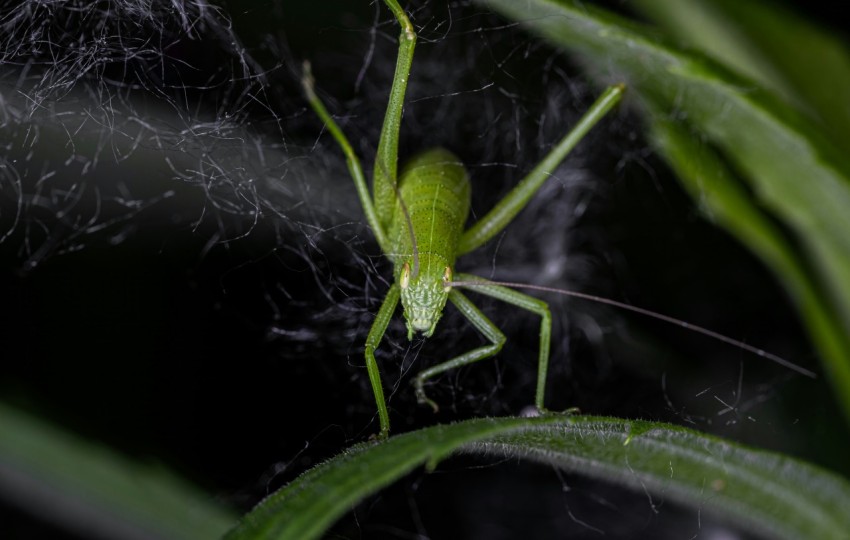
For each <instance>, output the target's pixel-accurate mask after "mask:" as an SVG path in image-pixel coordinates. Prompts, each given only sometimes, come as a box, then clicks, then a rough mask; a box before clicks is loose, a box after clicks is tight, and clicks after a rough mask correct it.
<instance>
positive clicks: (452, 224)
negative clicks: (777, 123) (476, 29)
mask: <svg viewBox="0 0 850 540" xmlns="http://www.w3.org/2000/svg"><path fill="white" fill-rule="evenodd" d="M384 3H385V4H386V5H387V6H388V7H389V9H390V10H391V11H392V13H393V15H394V16H395V18H396V20H397V21H398V23H399V24H400V25H401V34H400V36H399V49H398V59H397V63H396V71H395V76H394V78H393V83H392V88H391V90H390V97H389V103H388V106H387V111H386V114H385V116H384V123H383V127H382V129H381V136H380V140H379V143H378V151H377V155H376V159H375V168H374V172H373V177H372V183H373V188H372V189H373V195H372V194H370V192H369V188H368V186H367V183H366V178H365V175H364V173H363V169H362V167H361V165H360V160H359V159H358V157H357V155H356V154H355V153H354V150H353V149H352V146H351V144H350V143H349V141H348V139H347V138H346V137H345V135H344V134H343V132H342V130H341V129H340V128H339V126H338V125H337V124H336V122H335V121H334V120H333V118H332V117H331V115H330V114H329V113H328V111H327V109H326V108H325V106H324V104H323V103H322V102H321V101H320V100H319V98H318V97H317V96H316V93H315V91H314V88H313V80H312V77H311V75H310V72H309V64H307V63H305V70H304V71H305V73H304V79H303V86H304V90H305V93H306V95H307V99H308V101H309V103H310V106H311V107H312V108H313V110H314V111H315V113H316V114H317V115H318V116H319V118H320V119H321V120H322V121H323V122H324V123H325V126H326V128H327V129H328V131H329V132H330V134H331V135H332V136H333V138H334V139H335V140H336V142H337V143H338V144H339V146H340V147H341V149H342V151H343V152H344V154H345V157H346V162H347V165H348V170H349V172H350V174H351V176H352V178H353V180H354V184H355V186H356V189H357V194H358V196H359V198H360V202H361V204H362V206H363V211H364V213H365V214H366V219H367V221H368V223H369V226H370V228H371V229H372V231H373V234H374V235H375V238H376V240H377V242H378V245H379V246H380V248H381V250H382V251H383V253H384V254H385V255H386V256H387V257H388V258H389V259H390V261H391V262H392V263H393V268H394V270H393V277H394V279H395V281H394V283H393V285H392V286H391V287H390V289H389V291H388V292H387V294H386V297H385V298H384V301H383V304H382V305H381V307H380V309H379V311H378V314H377V316H376V317H375V321H374V323H373V324H372V328H371V330H370V331H369V335H368V337H367V339H366V348H365V357H366V368H367V370H368V373H369V379H370V382H371V385H372V390H373V392H374V395H375V401H376V403H377V407H378V417H379V421H380V432H379V437H386V436H387V434H388V433H389V429H390V422H389V414H388V412H387V406H386V401H385V399H384V391H383V386H382V383H381V376H380V372H379V370H378V365H377V362H376V361H375V354H374V353H375V349H376V348H377V347H378V345H379V344H380V342H381V340H382V338H383V336H384V333H385V332H386V329H387V326H388V325H389V322H390V320H391V318H392V316H393V314H394V312H395V310H396V308H397V306H398V303H399V300H400V301H401V304H402V307H403V310H404V316H405V319H406V323H407V332H408V338H409V339H412V338H413V335H414V334H416V333H421V334H423V335H424V336H425V337H430V336H431V335H432V334H433V333H434V330H435V328H436V325H437V321H438V320H439V319H440V316H441V315H442V311H443V308H444V307H445V305H446V302H447V301H449V302H451V303H452V304H453V305H454V306H455V307H456V308H457V309H458V310H459V311H460V312H461V313H462V314H463V315H464V316H465V317H466V318H467V319H468V320H469V322H470V323H472V325H473V326H474V327H475V328H476V329H477V330H478V331H479V332H481V333H482V334H483V335H484V336H485V337H486V338H487V340H488V341H489V344H487V345H485V346H482V347H479V348H476V349H473V350H471V351H468V352H466V353H463V354H461V355H459V356H456V357H455V358H452V359H450V360H448V361H445V362H442V363H440V364H438V365H436V366H433V367H431V368H428V369H426V370H424V371H422V372H420V373H419V374H418V375H417V376H416V378H415V381H414V385H415V390H416V396H417V399H418V401H419V402H420V403H427V404H429V405H431V406H432V407H433V408H434V409H435V410H436V409H437V405H436V403H434V402H433V401H432V400H430V399H429V398H428V397H427V396H426V394H425V390H424V384H425V382H426V381H427V380H428V379H430V378H432V377H434V376H436V375H438V374H440V373H443V372H445V371H448V370H451V369H454V368H457V367H460V366H464V365H467V364H471V363H473V362H477V361H479V360H483V359H485V358H489V357H491V356H493V355H495V354H497V353H498V352H499V351H500V350H501V348H502V345H503V344H504V342H505V339H506V338H505V335H504V334H503V333H502V332H501V331H500V330H499V329H498V328H497V327H496V326H495V325H494V324H493V323H492V322H491V321H490V320H489V319H488V318H487V317H486V316H485V315H484V314H483V313H482V312H481V311H480V310H479V309H478V308H477V307H476V306H475V305H474V304H473V303H472V302H471V301H470V300H469V299H468V298H467V297H466V296H464V295H463V294H462V293H461V292H459V291H458V290H457V287H458V286H467V287H472V286H474V287H475V289H476V290H477V291H478V292H480V293H481V294H484V295H488V296H491V297H494V298H496V299H499V300H502V301H504V302H506V303H508V304H512V305H514V306H516V307H519V308H522V309H524V310H527V311H530V312H533V313H535V314H537V315H539V316H540V318H541V322H540V349H539V360H538V372H537V389H536V393H535V399H534V404H535V406H536V407H537V409H538V410H539V411H541V412H544V411H545V407H544V397H545V386H546V373H547V367H548V362H549V342H550V335H551V326H552V323H551V315H550V313H549V307H548V305H547V304H546V302H544V301H543V300H540V299H537V298H534V297H532V296H528V295H526V294H523V293H521V292H518V291H516V290H513V289H511V288H508V286H510V287H528V288H538V289H542V290H549V291H553V290H552V289H545V288H542V287H533V286H528V285H524V284H514V283H502V284H499V283H496V282H492V281H486V280H484V279H482V278H478V277H476V276H472V275H468V274H457V275H455V272H454V266H455V259H456V258H457V256H459V255H463V254H465V253H468V252H470V251H472V250H474V249H476V248H478V247H480V246H481V245H483V244H484V243H486V242H487V241H488V240H490V239H491V238H492V237H493V236H495V235H496V234H498V233H499V232H500V231H501V230H502V229H504V228H505V227H506V226H507V225H508V223H510V222H511V220H513V218H514V217H515V216H516V215H517V214H518V213H519V212H520V211H521V210H522V209H523V208H525V206H526V205H527V204H528V202H529V201H530V200H531V198H532V197H533V196H534V195H535V193H537V191H538V190H539V189H540V187H541V186H542V185H543V183H544V182H545V181H546V179H547V178H549V177H550V176H551V174H552V172H553V171H554V170H555V168H556V167H557V166H558V165H559V164H560V163H561V162H562V161H563V160H564V159H565V157H566V156H567V154H568V153H569V152H570V151H571V150H572V149H573V147H575V145H576V144H577V143H578V142H579V141H580V140H581V139H582V138H583V137H584V136H585V135H586V134H587V132H588V131H589V130H590V129H591V128H592V127H593V126H594V125H596V124H597V123H598V122H599V121H600V120H601V119H602V118H603V117H604V116H605V115H606V114H607V113H608V112H609V111H611V110H612V109H613V108H614V107H615V106H616V105H617V104H618V103H619V102H620V100H621V98H622V95H623V93H624V91H625V86H624V85H622V84H620V85H615V86H611V87H609V88H608V89H606V90H605V91H604V92H603V93H602V94H601V95H600V97H599V98H598V99H597V100H596V101H595V102H594V103H593V104H592V105H591V107H590V108H589V109H588V111H587V112H586V113H585V114H584V116H583V117H582V118H581V119H580V120H579V121H578V123H577V124H576V125H575V127H573V129H572V130H571V131H570V132H569V133H568V134H567V135H566V136H565V137H564V138H563V139H561V140H560V141H559V142H558V143H557V144H556V145H555V146H554V147H553V149H552V150H551V151H550V152H549V153H548V154H547V155H546V157H544V158H543V160H542V161H541V162H540V163H539V164H538V165H537V166H536V167H535V168H534V169H533V170H532V171H531V172H530V173H529V174H528V175H527V176H526V177H525V178H524V179H523V180H521V181H520V182H519V183H518V184H517V185H516V187H514V189H513V190H512V191H511V192H510V193H508V194H507V195H506V196H505V197H504V198H503V199H502V200H501V201H499V202H498V203H497V204H496V205H495V206H494V207H493V209H492V210H490V211H489V212H488V213H487V214H486V215H485V216H484V217H482V218H481V219H480V220H478V221H477V222H476V223H475V224H474V225H472V226H471V227H470V228H468V229H466V230H464V225H465V224H466V220H467V215H468V213H469V206H470V184H469V180H468V177H467V173H466V170H465V169H464V167H463V165H462V164H461V163H460V161H459V159H458V158H457V157H456V156H454V155H453V154H451V153H450V152H449V151H447V150H445V149H442V148H436V149H431V150H427V151H425V152H422V153H420V154H418V155H417V156H415V157H414V158H412V159H411V160H410V162H409V163H408V164H407V165H406V166H405V167H404V169H403V170H402V172H401V174H400V175H399V174H398V173H397V162H398V155H397V153H398V137H399V128H400V125H401V118H402V110H403V106H404V95H405V91H406V88H407V83H408V77H409V74H410V67H411V63H412V59H413V50H414V46H415V43H416V34H415V32H414V29H413V25H412V24H411V23H410V20H409V19H408V17H407V15H406V14H405V12H404V10H403V9H402V8H401V6H400V5H399V4H398V1H397V0H384ZM456 278H457V279H456ZM554 292H558V293H561V294H567V295H571V296H577V297H580V298H585V299H590V300H594V301H598V302H602V303H607V304H610V305H615V306H617V307H621V308H624V309H628V310H631V311H636V312H639V313H642V314H644V315H648V316H650V317H655V318H658V319H662V320H665V321H667V322H673V323H677V324H682V325H684V326H687V327H688V328H690V329H693V330H696V331H698V332H701V333H703V334H706V335H709V336H711V337H714V338H716V339H720V340H721V341H725V342H727V343H731V344H733V345H736V346H739V347H742V348H744V349H747V350H749V351H751V352H754V353H756V354H759V355H760V356H766V357H769V358H771V359H772V360H774V361H778V362H780V363H783V364H784V365H788V363H787V362H786V361H785V360H783V359H781V358H779V357H776V356H775V355H771V354H769V353H766V352H764V351H762V350H760V349H756V348H754V347H751V346H749V345H746V344H743V343H740V342H738V341H736V340H733V339H731V338H727V337H725V336H722V335H719V334H716V333H714V332H712V331H710V330H706V329H704V328H700V327H697V326H695V325H690V324H688V323H684V322H683V321H678V320H676V319H673V318H671V317H666V316H664V315H659V314H657V313H654V312H650V311H647V310H643V309H641V308H636V307H634V306H630V305H627V304H622V303H619V302H616V301H613V300H607V299H604V298H598V297H593V296H590V295H585V294H582V293H575V292H570V291H562V290H554ZM791 367H792V368H795V369H797V370H798V371H801V372H804V373H805V374H808V375H811V372H807V370H803V369H802V368H797V367H796V366H793V365H792V366H791Z"/></svg>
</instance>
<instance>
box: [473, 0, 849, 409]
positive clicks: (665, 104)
mask: <svg viewBox="0 0 850 540" xmlns="http://www.w3.org/2000/svg"><path fill="white" fill-rule="evenodd" d="M479 1H480V2H481V3H483V4H485V5H487V6H490V7H492V8H494V9H496V10H497V11H498V12H500V13H502V14H503V15H505V16H506V17H508V18H511V19H514V20H517V21H519V22H520V23H521V24H523V25H525V26H526V27H528V28H529V29H531V30H533V31H534V32H536V33H538V34H540V35H542V36H543V37H544V38H546V39H547V40H549V41H550V42H551V43H553V44H555V45H558V46H563V47H567V48H569V49H570V50H572V51H575V52H578V53H580V55H581V56H582V58H583V59H584V60H585V61H586V64H587V65H588V67H589V68H590V69H591V70H593V71H594V72H595V73H596V74H597V75H600V74H601V75H603V76H604V78H606V79H609V80H610V79H612V78H616V79H625V80H626V83H627V84H628V85H629V87H630V88H632V89H634V92H633V95H634V96H636V97H637V98H638V99H641V100H643V101H644V102H645V105H647V108H648V109H650V110H652V111H653V114H660V115H664V116H665V117H669V118H675V119H677V120H679V121H686V122H687V123H688V124H690V125H691V126H693V127H694V128H695V129H696V130H698V131H699V132H700V133H701V134H702V135H703V136H704V137H705V138H706V139H707V140H708V141H709V142H710V143H711V144H712V145H714V146H715V147H716V148H717V149H718V150H719V151H720V153H721V154H722V156H723V158H724V160H725V161H727V162H730V163H731V164H732V166H733V167H734V168H735V170H736V171H737V172H739V173H740V174H741V175H742V177H743V179H744V180H745V181H747V182H748V183H749V184H750V187H751V189H752V193H753V196H754V197H755V200H753V201H751V202H750V205H751V206H754V207H756V208H760V209H763V210H764V211H767V212H769V213H770V219H778V220H779V221H780V222H781V223H783V224H784V225H785V226H787V227H788V229H789V230H790V231H791V232H792V233H793V235H794V236H795V238H793V239H791V240H790V241H789V242H788V244H787V245H788V246H793V253H794V254H795V255H794V257H795V258H797V259H799V260H800V261H804V262H803V264H802V266H803V267H805V268H806V273H807V279H806V280H805V281H806V284H800V283H792V282H794V281H795V280H798V279H799V276H797V275H795V274H794V273H793V272H791V273H788V272H787V271H786V268H785V267H772V269H773V270H774V271H775V272H777V273H778V274H779V276H780V278H781V279H782V280H783V281H784V282H785V283H786V287H787V288H788V290H789V292H790V294H791V295H792V297H793V299H794V301H795V302H796V303H797V305H798V307H799V308H800V309H801V310H802V312H803V314H804V315H806V316H808V315H809V314H810V313H811V312H812V311H811V309H810V308H807V307H805V305H806V304H807V303H808V302H811V301H814V302H816V303H817V304H819V306H818V308H817V309H816V311H817V312H819V313H822V314H824V317H822V318H818V319H815V320H810V319H808V318H807V319H806V321H805V324H806V325H807V326H808V327H809V329H810V334H811V336H812V338H813V340H814V341H815V345H816V346H817V347H818V349H819V351H820V356H821V358H822V360H823V361H824V366H825V367H826V371H827V373H826V375H827V377H828V378H829V380H830V382H831V383H832V384H833V387H834V388H835V391H836V394H837V396H838V400H839V401H840V402H841V403H842V406H843V409H844V412H845V416H846V418H847V419H848V420H850V337H848V336H850V211H848V208H850V161H848V159H850V156H848V155H847V154H846V153H844V152H842V151H840V150H839V149H838V147H837V146H836V145H834V144H833V142H832V141H831V140H830V139H829V138H827V137H826V136H825V135H824V133H823V132H822V130H820V129H819V128H818V127H817V126H816V125H815V124H813V123H812V122H811V121H810V120H808V119H807V117H805V116H804V115H802V114H800V113H798V112H797V111H796V109H794V108H793V107H791V106H789V105H787V104H785V103H783V102H781V101H780V100H779V99H777V98H776V97H775V96H774V95H772V94H770V93H769V92H767V91H765V90H761V89H759V88H758V86H757V85H756V84H755V83H752V82H751V81H748V80H745V79H742V78H740V77H737V76H735V75H734V74H732V73H731V72H729V71H727V70H726V69H724V68H723V67H722V66H720V65H718V64H716V63H714V62H712V61H710V60H708V59H707V58H705V57H702V56H699V55H696V54H693V53H687V52H684V51H682V50H680V49H677V48H676V47H674V46H672V45H670V44H668V43H666V42H665V41H664V40H663V39H661V38H660V37H659V36H658V35H657V33H654V32H652V31H650V30H648V29H646V28H644V27H642V26H640V25H637V24H636V23H634V22H631V21H627V20H625V19H622V18H621V17H617V16H615V15H613V14H611V13H608V12H604V11H602V10H599V9H593V7H592V6H587V5H586V4H584V3H583V2H578V1H573V0H523V1H522V2H516V1H515V0H479ZM732 211H733V209H730V210H729V212H732ZM768 249H771V248H769V247H763V248H762V250H760V252H763V251H764V250H768ZM788 249H792V248H790V247H789V248H788ZM772 262H773V261H768V263H772ZM812 288H815V289H816V290H817V296H816V297H815V298H814V299H811V298H809V299H806V298H802V297H801V296H800V295H801V291H802V290H804V289H812ZM825 321H830V322H829V323H828V324H826V323H825Z"/></svg>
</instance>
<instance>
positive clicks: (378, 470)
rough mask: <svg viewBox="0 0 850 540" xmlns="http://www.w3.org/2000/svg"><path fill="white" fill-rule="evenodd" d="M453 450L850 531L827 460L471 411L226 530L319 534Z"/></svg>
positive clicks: (383, 445) (660, 427)
mask: <svg viewBox="0 0 850 540" xmlns="http://www.w3.org/2000/svg"><path fill="white" fill-rule="evenodd" d="M453 451H461V452H465V453H475V454H485V455H490V456H492V455H493V454H494V453H495V454H497V455H498V456H499V457H503V456H506V457H512V458H515V457H522V458H526V459H531V460H535V461H543V462H546V463H549V464H552V465H554V466H556V467H559V468H561V469H564V470H568V471H572V472H576V473H580V474H585V475H589V476H591V477H594V478H600V479H603V480H606V481H609V482H612V483H614V484H618V485H622V486H626V487H630V488H633V489H637V490H646V491H647V492H649V493H653V494H663V495H664V497H665V498H667V499H670V500H675V501H677V502H680V503H683V504H688V505H692V506H694V507H695V508H699V509H700V510H710V511H712V512H714V513H716V514H718V515H720V516H721V517H723V518H725V519H729V520H731V521H734V522H736V523H739V524H741V525H742V526H743V527H745V528H747V529H748V530H751V531H755V532H761V533H764V534H767V535H769V537H770V538H788V539H795V540H796V539H799V538H819V539H823V540H827V539H832V538H834V539H839V538H846V533H847V531H848V530H850V515H848V513H847V511H846V509H847V507H848V505H850V484H848V483H847V482H846V481H845V480H843V479H841V478H839V477H838V476H835V475H833V474H831V473H829V472H827V471H825V470H822V469H819V468H817V467H813V466H811V465H808V464H806V463H802V462H800V461H797V460H794V459H791V458H788V457H784V456H780V455H777V454H772V453H769V452H764V451H758V450H752V449H749V448H746V447H743V446H740V445H737V444H734V443H731V442H727V441H723V440H721V439H718V438H716V437H709V436H706V435H702V434H699V433H697V432H694V431H691V430H688V429H684V428H680V427H675V426H671V425H668V424H659V423H651V422H641V421H627V420H619V419H611V418H592V417H568V416H554V417H553V416H550V417H543V418H502V419H475V420H468V421H465V422H461V423H458V424H452V425H441V426H434V427H430V428H425V429H422V430H419V431H416V432H412V433H405V434H403V435H398V436H394V437H391V438H389V439H388V440H385V441H381V442H374V443H366V444H361V445H357V446H355V447H353V448H351V449H350V450H348V451H346V452H345V453H343V454H341V455H339V456H337V457H336V458H333V459H331V460H330V461H327V462H325V463H323V464H321V465H319V466H317V467H314V468H313V469H311V470H309V471H307V472H306V473H304V474H303V475H301V476H300V477H299V478H297V479H296V480H294V481H293V482H292V483H290V484H289V485H288V486H285V487H284V488H282V489H281V490H279V491H277V492H276V493H274V494H273V495H271V496H270V497H268V498H267V499H266V500H265V501H263V502H262V503H260V505H258V506H257V507H256V508H255V509H254V510H253V511H251V512H250V513H249V514H248V515H247V516H246V517H245V518H244V520H243V521H242V523H241V524H240V525H239V526H238V527H237V528H236V529H234V530H233V531H232V532H231V533H229V534H228V535H227V537H226V538H227V539H228V540H236V539H242V540H246V539H254V540H256V539H278V540H284V539H298V540H307V539H310V538H318V537H320V536H321V535H322V533H323V532H324V531H325V530H326V529H327V528H328V527H329V526H330V525H331V524H332V523H333V522H335V521H336V520H337V519H338V518H339V517H340V516H341V515H342V514H344V513H345V512H347V511H349V510H350V509H351V507H352V506H353V505H354V504H356V503H357V502H358V501H360V500H362V499H363V498H365V497H366V496H368V495H369V494H371V493H374V492H375V491H377V490H378V489H380V488H381V487H383V486H386V485H388V484H389V483H391V482H392V481H394V480H396V479H398V478H400V477H401V476H403V475H404V474H406V473H408V472H409V471H411V470H412V469H413V468H415V467H417V466H419V465H421V464H423V463H425V464H427V465H428V466H429V467H430V468H433V467H434V465H435V464H436V463H437V462H438V461H439V460H440V459H442V458H443V457H445V456H446V455H448V454H449V453H451V452H453Z"/></svg>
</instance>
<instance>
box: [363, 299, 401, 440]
mask: <svg viewBox="0 0 850 540" xmlns="http://www.w3.org/2000/svg"><path fill="white" fill-rule="evenodd" d="M398 299H399V286H398V285H397V284H395V283H393V285H392V286H391V287H390V290H389V291H387V296H386V297H385V298H384V303H383V304H381V309H379V310H378V315H377V316H375V322H373V323H372V329H371V330H369V335H368V336H367V337H366V351H365V356H366V369H367V370H368V372H369V382H371V383H372V393H374V394H375V403H376V404H377V405H378V419H379V421H380V423H381V431H380V432H379V433H378V438H380V439H384V438H386V436H387V435H389V433H390V416H389V413H388V412H387V402H386V400H385V399H384V387H383V385H382V384H381V372H380V370H379V369H378V363H377V362H376V361H375V349H377V348H378V345H380V344H381V340H382V339H383V337H384V333H386V331H387V326H388V325H389V324H390V319H392V317H393V313H394V312H395V308H396V307H397V306H398Z"/></svg>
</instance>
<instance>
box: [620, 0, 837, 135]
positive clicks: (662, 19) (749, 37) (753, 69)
mask: <svg viewBox="0 0 850 540" xmlns="http://www.w3.org/2000/svg"><path fill="white" fill-rule="evenodd" d="M631 5H632V6H633V7H635V8H637V9H638V10H640V11H641V12H642V13H643V14H645V15H647V16H648V17H649V18H650V19H651V20H652V21H653V22H655V23H657V24H658V25H660V26H661V27H663V28H664V29H665V30H666V31H667V32H668V33H669V34H670V35H671V36H674V37H675V38H676V39H677V40H679V41H681V42H682V43H685V44H688V45H690V46H692V47H694V48H697V49H700V50H701V51H704V52H706V53H708V54H710V55H711V56H712V57H714V58H716V59H718V60H721V61H722V62H724V63H726V64H727V65H729V66H731V67H732V68H734V69H735V70H737V71H738V72H739V73H741V74H744V75H746V76H748V77H751V78H752V79H753V80H755V81H757V82H759V83H760V84H762V85H763V86H765V87H766V88H770V89H772V90H774V91H776V92H777V93H778V94H779V95H781V96H782V97H783V98H784V99H785V100H786V101H787V102H788V103H792V104H794V105H795V106H797V107H798V108H799V109H801V110H802V111H803V112H805V113H806V114H809V115H810V116H811V117H812V118H813V119H814V120H815V121H817V122H819V123H820V124H821V125H823V126H824V127H825V128H826V129H828V130H829V132H830V134H831V136H832V138H833V141H835V142H836V144H842V143H843V142H844V141H845V140H846V134H847V133H848V131H850V107H848V106H847V96H848V95H850V53H848V50H847V46H846V44H845V43H843V42H842V41H841V40H840V39H838V38H837V37H836V36H833V35H831V34H830V33H829V32H828V31H827V30H825V29H823V28H818V27H817V26H815V25H813V24H812V23H810V22H809V21H807V20H805V19H803V18H801V17H800V16H798V15H797V14H795V13H793V12H792V11H790V10H788V9H786V8H784V7H783V6H782V5H781V4H777V3H776V2H763V1H760V0H747V1H744V2H742V1H740V0H711V1H706V0H690V1H688V2H681V1H679V0H637V1H636V2H633V3H632V4H631ZM844 147H845V148H848V145H846V144H844Z"/></svg>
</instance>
